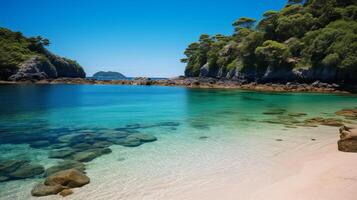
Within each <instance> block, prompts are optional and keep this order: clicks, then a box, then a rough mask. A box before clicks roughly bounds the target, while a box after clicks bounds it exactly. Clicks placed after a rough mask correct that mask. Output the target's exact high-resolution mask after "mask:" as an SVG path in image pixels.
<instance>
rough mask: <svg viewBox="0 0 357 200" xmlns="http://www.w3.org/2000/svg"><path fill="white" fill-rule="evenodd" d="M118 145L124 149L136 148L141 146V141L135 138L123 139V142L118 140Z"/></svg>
mask: <svg viewBox="0 0 357 200" xmlns="http://www.w3.org/2000/svg"><path fill="white" fill-rule="evenodd" d="M118 144H119V145H122V146H125V147H137V146H140V145H141V144H142V142H141V140H140V139H138V138H135V137H131V138H129V137H128V138H125V139H123V140H120V141H119V142H118Z"/></svg>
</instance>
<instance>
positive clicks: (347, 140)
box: [338, 126, 357, 152]
mask: <svg viewBox="0 0 357 200" xmlns="http://www.w3.org/2000/svg"><path fill="white" fill-rule="evenodd" d="M340 138H341V139H340V140H339V141H338V150H340V151H344V152H357V127H352V126H350V127H347V126H342V127H341V128H340Z"/></svg>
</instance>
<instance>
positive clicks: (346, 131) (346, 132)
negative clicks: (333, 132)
mask: <svg viewBox="0 0 357 200" xmlns="http://www.w3.org/2000/svg"><path fill="white" fill-rule="evenodd" d="M340 138H341V140H347V139H356V140H357V128H356V127H347V126H342V127H341V128H340Z"/></svg>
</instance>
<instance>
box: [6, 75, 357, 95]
mask: <svg viewBox="0 0 357 200" xmlns="http://www.w3.org/2000/svg"><path fill="white" fill-rule="evenodd" d="M10 84H87V85H145V86H151V85H154V86H178V87H188V88H212V89H242V90H252V91H260V92H313V93H340V94H348V93H357V86H356V85H338V84H334V83H332V84H329V83H322V82H319V81H316V82H314V83H310V84H307V83H290V82H289V83H285V84H283V83H256V82H248V83H245V82H239V81H234V80H221V79H214V78H193V77H179V78H173V79H160V80H154V79H150V78H135V79H132V80H95V79H88V78H57V79H44V80H24V81H0V85H10Z"/></svg>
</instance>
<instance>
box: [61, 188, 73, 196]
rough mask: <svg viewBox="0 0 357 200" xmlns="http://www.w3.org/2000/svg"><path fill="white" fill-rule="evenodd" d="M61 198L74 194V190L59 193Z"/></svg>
mask: <svg viewBox="0 0 357 200" xmlns="http://www.w3.org/2000/svg"><path fill="white" fill-rule="evenodd" d="M59 194H60V195H61V196H63V197H66V196H68V195H71V194H73V190H71V189H64V190H62V191H61V192H60V193H59Z"/></svg>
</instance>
